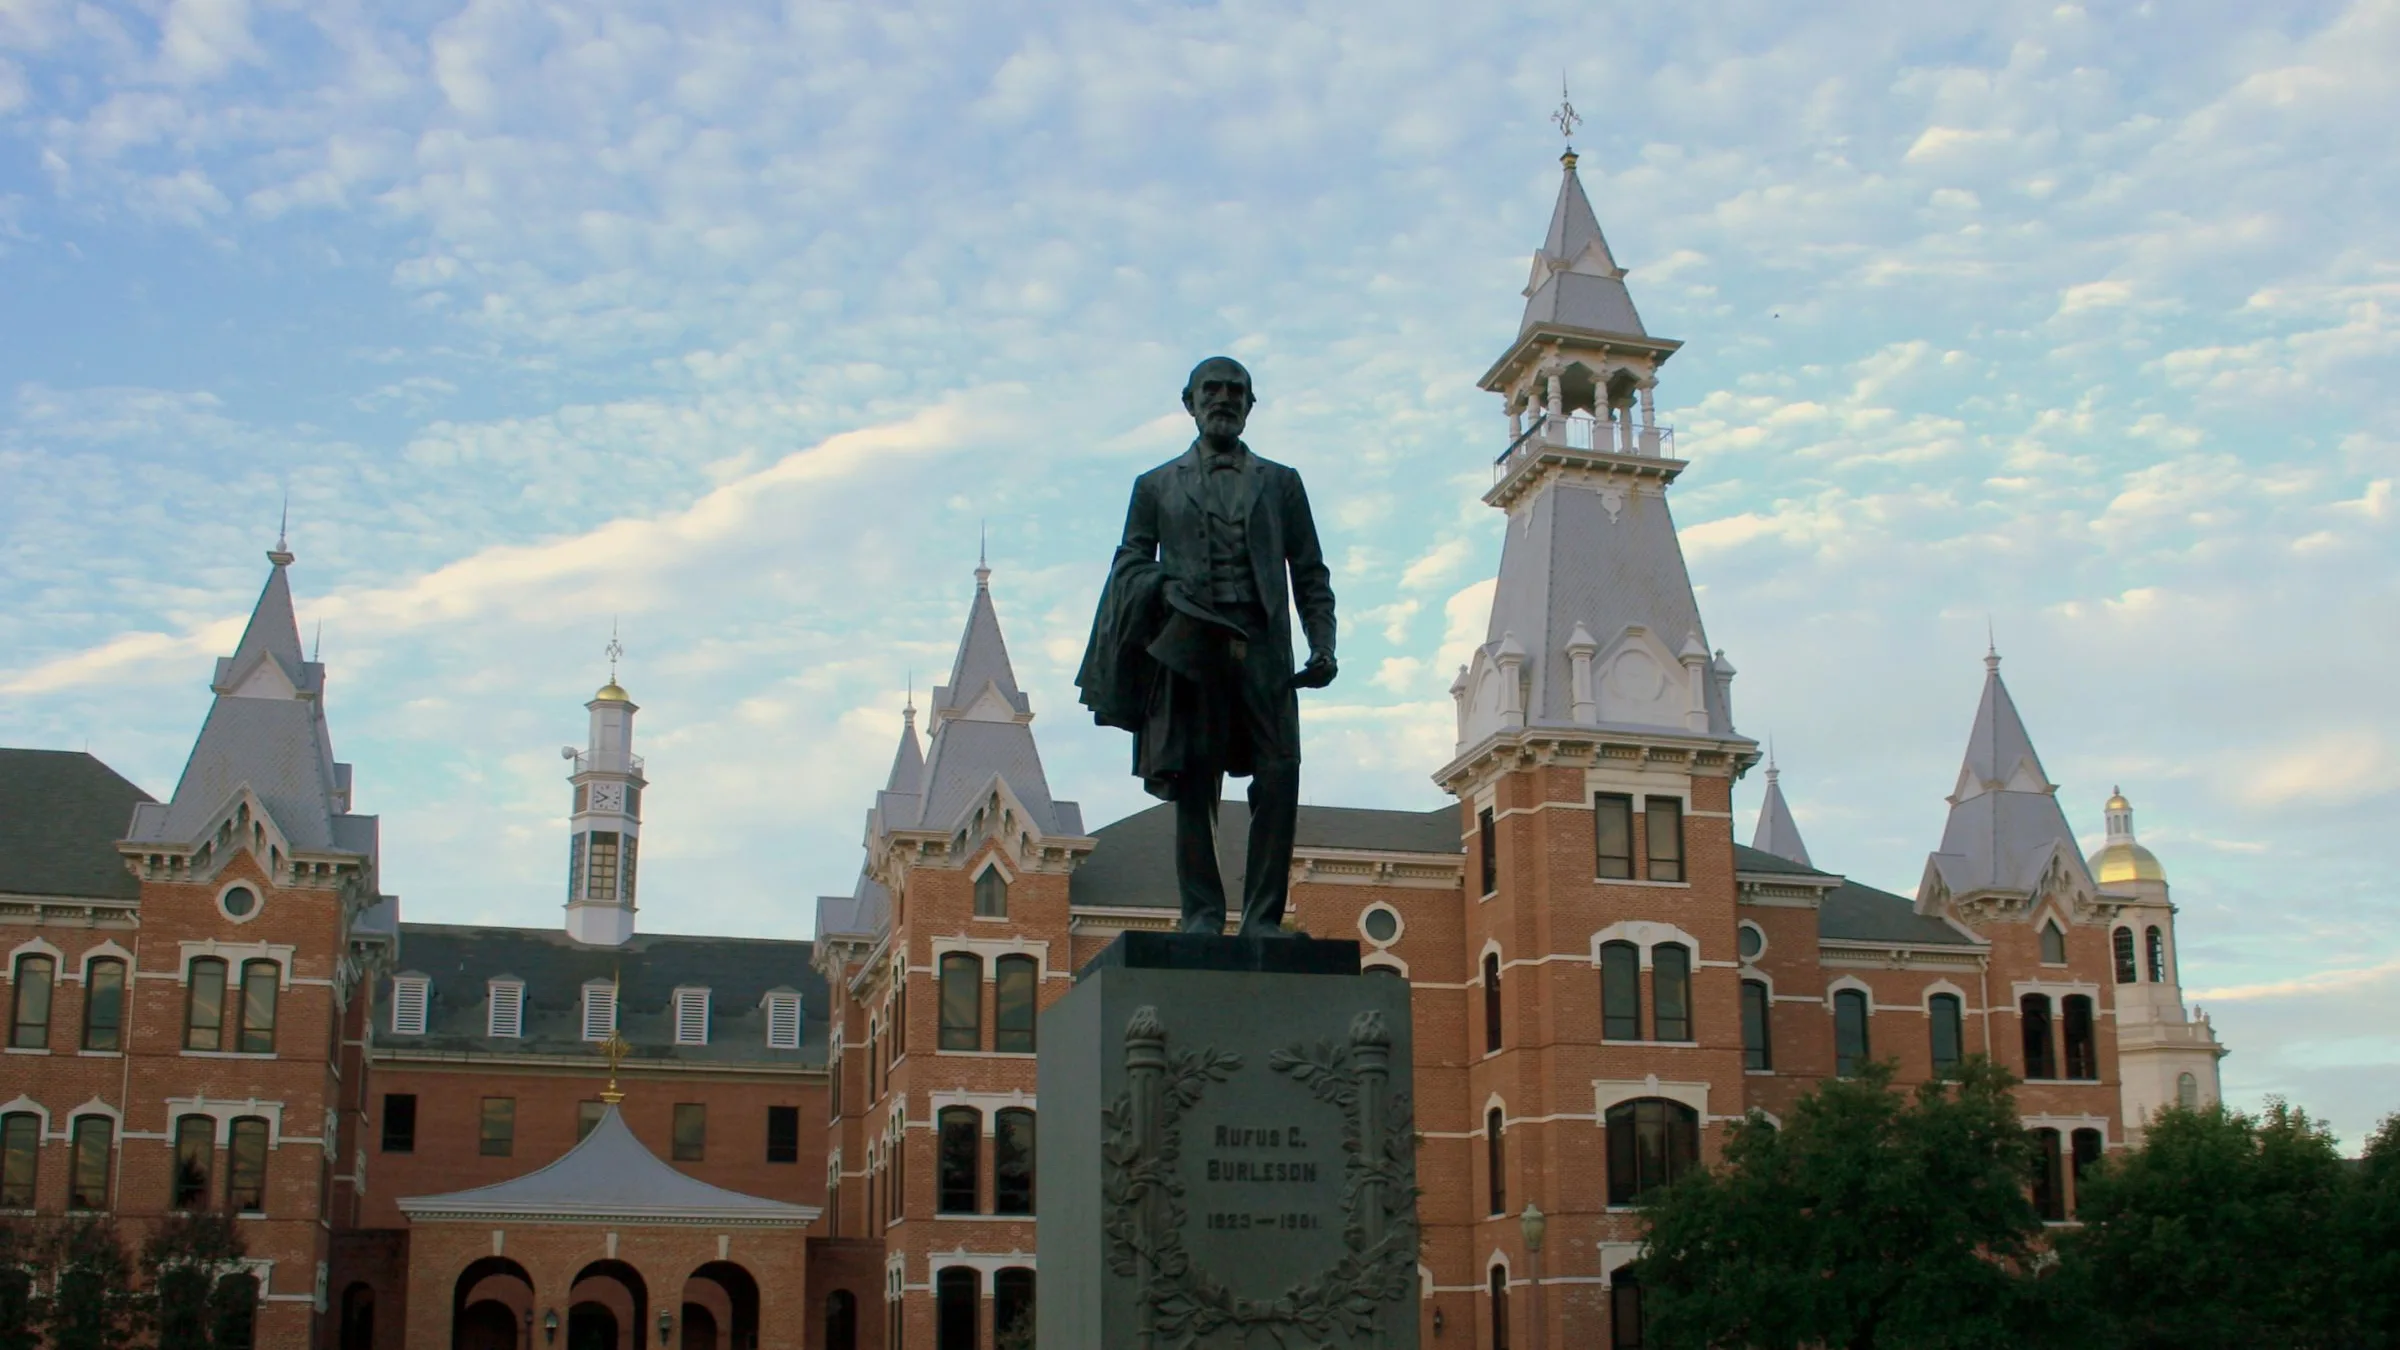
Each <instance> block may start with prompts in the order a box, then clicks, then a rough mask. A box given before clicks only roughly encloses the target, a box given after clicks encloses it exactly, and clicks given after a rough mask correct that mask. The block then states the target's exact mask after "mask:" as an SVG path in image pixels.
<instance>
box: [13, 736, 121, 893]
mask: <svg viewBox="0 0 2400 1350" xmlns="http://www.w3.org/2000/svg"><path fill="white" fill-rule="evenodd" d="M150 800H152V798H151V796H150V794H149V793H147V792H144V791H142V790H141V789H140V788H138V787H135V786H134V785H133V784H132V783H130V782H127V781H126V780H125V778H124V777H123V776H122V775H120V774H118V773H117V771H116V770H114V769H112V768H110V767H108V766H107V765H106V764H103V763H101V762H100V761H99V760H97V759H94V758H93V757H92V756H90V755H88V754H86V753H84V752H83V751H80V750H11V749H0V894H9V895H56V896H71V897H74V898H77V899H91V900H136V899H139V898H140V897H141V893H142V886H141V882H140V881H138V880H136V879H135V877H134V875H133V874H132V873H131V872H129V871H127V870H126V869H125V860H124V859H123V858H121V857H119V856H118V855H117V841H118V840H120V839H122V838H124V837H125V832H126V828H127V826H128V825H129V823H130V822H131V821H132V819H133V808H134V807H135V806H137V805H140V804H141V803H144V802H148V801H150Z"/></svg>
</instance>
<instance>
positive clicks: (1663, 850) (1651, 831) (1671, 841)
mask: <svg viewBox="0 0 2400 1350" xmlns="http://www.w3.org/2000/svg"><path fill="white" fill-rule="evenodd" d="M1642 819H1643V820H1644V821H1646V822H1648V823H1647V825H1646V827H1645V828H1644V829H1643V831H1642V834H1643V840H1642V842H1643V843H1644V844H1646V845H1648V846H1649V850H1650V879H1651V880H1652V881H1681V880H1683V879H1684V876H1683V801H1682V799H1681V798H1678V797H1652V798H1651V799H1650V800H1649V801H1647V802H1645V803H1644V804H1643V810H1642Z"/></svg>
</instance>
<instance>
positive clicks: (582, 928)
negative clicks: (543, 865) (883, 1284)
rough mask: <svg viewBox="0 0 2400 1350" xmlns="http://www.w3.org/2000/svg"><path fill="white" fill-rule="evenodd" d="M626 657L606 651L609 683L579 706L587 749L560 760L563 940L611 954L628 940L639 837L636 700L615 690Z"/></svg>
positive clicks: (613, 647) (617, 649)
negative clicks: (564, 816) (565, 806)
mask: <svg viewBox="0 0 2400 1350" xmlns="http://www.w3.org/2000/svg"><path fill="white" fill-rule="evenodd" d="M623 651H624V649H623V648H622V647H621V646H619V645H618V643H617V641H616V639H615V638H613V637H612V638H610V639H609V643H608V683H607V684H604V685H602V686H600V691H599V692H598V693H596V694H593V695H592V701H591V702H589V703H586V704H584V705H583V706H584V707H585V708H586V709H588V710H590V712H591V733H590V743H589V744H588V745H587V746H586V747H585V748H584V749H582V750H577V749H576V748H575V747H573V746H571V745H570V746H568V747H566V748H565V749H564V750H562V751H561V752H560V753H561V754H562V755H564V756H565V757H566V758H567V759H568V760H570V761H572V762H573V764H574V766H575V767H574V770H573V771H572V772H571V773H570V774H569V775H568V777H567V781H568V782H569V783H570V784H572V785H573V787H574V792H575V801H574V814H573V816H572V818H571V819H572V825H571V828H572V830H573V832H574V833H573V834H572V836H571V837H570V838H569V839H568V841H567V936H569V937H571V938H574V939H575V940H576V941H577V942H589V943H593V944H596V945H600V946H608V947H615V946H621V945H623V944H624V942H625V940H626V939H628V938H630V937H632V936H633V913H634V904H633V883H634V874H635V866H636V863H637V861H638V852H639V850H638V848H637V845H638V843H639V841H640V838H641V832H642V789H643V788H644V787H646V786H648V780H646V779H644V778H643V777H642V757H641V756H639V755H637V754H635V753H633V715H634V714H635V713H636V712H639V711H640V709H639V708H637V707H635V706H634V702H633V696H632V695H630V694H628V693H626V692H625V689H624V687H623V686H622V685H620V684H618V683H617V658H618V657H619V656H620V655H622V654H623Z"/></svg>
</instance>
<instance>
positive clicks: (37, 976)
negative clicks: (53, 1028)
mask: <svg viewBox="0 0 2400 1350" xmlns="http://www.w3.org/2000/svg"><path fill="white" fill-rule="evenodd" d="M57 976H58V963H57V962H56V961H53V960H51V959H50V958H49V957H47V956H20V957H18V958H17V978H16V991H17V996H16V999H15V1012H14V1013H13V1015H12V1016H11V1017H10V1018H9V1031H8V1044H9V1047H10V1048H11V1049H16V1050H46V1049H48V1048H49V1047H50V991H51V987H52V985H53V984H54V983H55V982H56V979H57Z"/></svg>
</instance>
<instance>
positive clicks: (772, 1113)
mask: <svg viewBox="0 0 2400 1350" xmlns="http://www.w3.org/2000/svg"><path fill="white" fill-rule="evenodd" d="M767 1161H768V1162H771V1163H796V1162H798V1161H800V1108H799V1107H797V1106H770V1107H768V1108H767Z"/></svg>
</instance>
